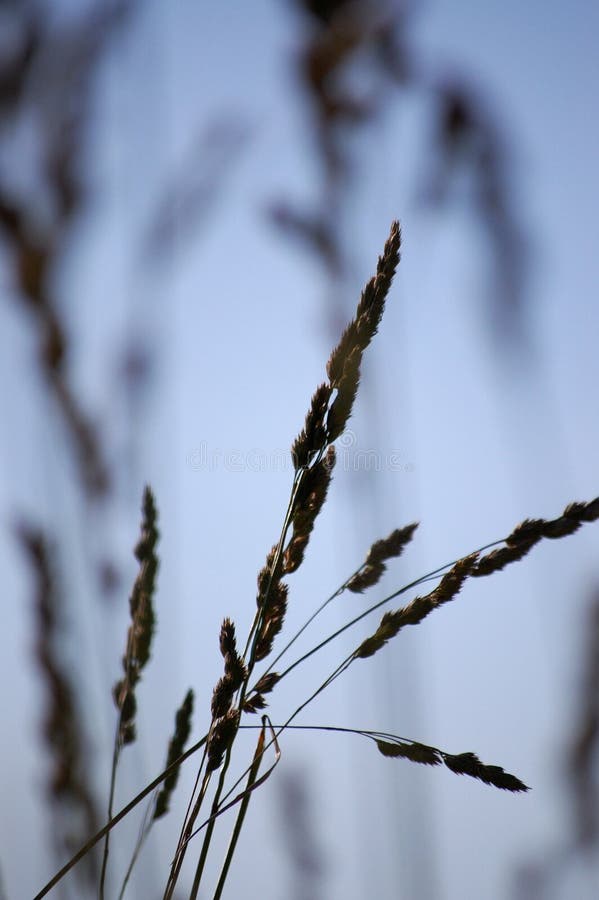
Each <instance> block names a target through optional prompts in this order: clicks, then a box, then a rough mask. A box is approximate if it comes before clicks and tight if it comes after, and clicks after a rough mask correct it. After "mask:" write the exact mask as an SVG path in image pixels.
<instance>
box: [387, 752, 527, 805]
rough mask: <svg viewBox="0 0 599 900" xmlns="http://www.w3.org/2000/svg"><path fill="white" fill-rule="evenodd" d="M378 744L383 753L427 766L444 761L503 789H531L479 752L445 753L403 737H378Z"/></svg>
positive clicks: (452, 767) (459, 773)
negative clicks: (487, 760)
mask: <svg viewBox="0 0 599 900" xmlns="http://www.w3.org/2000/svg"><path fill="white" fill-rule="evenodd" d="M375 743H376V746H377V748H378V750H379V752H380V753H382V755H383V756H387V757H395V758H401V759H408V760H410V761H411V762H416V763H421V764H423V765H425V766H439V765H441V763H444V764H445V765H446V766H447V768H448V769H450V770H451V771H452V772H455V773H456V775H468V776H470V778H477V779H478V780H479V781H482V782H484V783H485V784H490V785H493V787H497V788H501V789H502V790H504V791H512V792H513V793H519V792H523V791H528V790H529V788H528V787H527V786H526V785H525V784H524V782H522V781H520V779H519V778H516V776H515V775H510V774H509V773H508V772H505V771H504V770H503V769H502V768H501V766H487V765H485V764H484V763H482V762H481V761H480V759H479V758H478V756H477V755H476V754H475V753H459V754H457V755H454V754H452V753H445V751H443V750H438V749H437V748H436V747H429V746H428V745H427V744H419V743H417V742H416V741H411V742H409V743H408V742H407V741H403V740H393V741H385V740H380V739H378V740H375Z"/></svg>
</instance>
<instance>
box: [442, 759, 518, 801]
mask: <svg viewBox="0 0 599 900" xmlns="http://www.w3.org/2000/svg"><path fill="white" fill-rule="evenodd" d="M442 756H443V762H444V763H445V765H446V766H447V768H448V769H451V771H452V772H455V773H456V775H469V776H470V778H477V779H478V780H479V781H482V782H484V783H485V784H491V785H493V787H497V788H501V789H502V790H504V791H512V792H513V793H519V792H526V791H529V790H530V788H529V787H527V785H525V784H524V782H522V781H520V779H519V778H516V776H515V775H510V774H509V772H504V770H503V769H502V768H501V766H487V765H485V764H484V763H482V762H481V761H480V759H479V758H478V756H477V755H476V753H460V754H458V755H457V756H454V755H453V754H451V753H442Z"/></svg>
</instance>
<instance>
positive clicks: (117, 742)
mask: <svg viewBox="0 0 599 900" xmlns="http://www.w3.org/2000/svg"><path fill="white" fill-rule="evenodd" d="M121 719H122V713H119V717H118V722H117V726H116V731H115V735H114V743H113V747H112V765H111V768H110V792H109V795H108V818H109V819H112V813H113V810H114V795H115V790H116V770H117V767H118V764H119V756H120V754H121V746H122V745H121V738H120V733H121ZM109 852H110V832H109V831H107V832H106V837H105V838H104V850H103V853H102V869H101V871H100V884H99V886H98V898H99V900H104V885H105V883H106V872H107V870H108V854H109Z"/></svg>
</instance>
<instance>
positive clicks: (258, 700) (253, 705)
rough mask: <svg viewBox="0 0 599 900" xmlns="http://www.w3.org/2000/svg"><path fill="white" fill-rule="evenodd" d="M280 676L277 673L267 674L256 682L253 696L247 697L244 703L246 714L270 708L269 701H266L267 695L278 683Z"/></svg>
mask: <svg viewBox="0 0 599 900" xmlns="http://www.w3.org/2000/svg"><path fill="white" fill-rule="evenodd" d="M280 677H281V676H280V675H278V674H277V672H266V673H265V674H264V675H263V676H262V678H259V679H258V681H257V682H256V684H255V686H254V689H253V691H252V694H251V695H250V696H249V697H246V698H245V700H244V703H243V710H244V712H252V713H253V712H257V711H258V710H259V709H265V707H266V706H268V703H267V701H266V700H265V699H264V695H265V694H269V693H270V692H271V691H272V689H273V688H274V686H275V685H276V683H277V682H278V681H279V679H280Z"/></svg>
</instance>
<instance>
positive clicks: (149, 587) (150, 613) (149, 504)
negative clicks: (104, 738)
mask: <svg viewBox="0 0 599 900" xmlns="http://www.w3.org/2000/svg"><path fill="white" fill-rule="evenodd" d="M156 520H157V512H156V504H155V501H154V496H153V494H152V491H151V490H150V488H149V487H148V486H146V488H145V489H144V496H143V504H142V526H141V536H140V539H139V541H138V543H137V546H136V547H135V556H136V557H137V559H138V561H139V573H138V575H137V578H136V579H135V583H134V585H133V590H132V591H131V596H130V598H129V609H130V612H131V625H130V626H129V631H128V633H127V648H126V651H125V655H124V656H123V672H124V677H123V678H122V679H121V680H119V681H117V683H116V684H115V685H114V688H113V697H114V701H115V704H116V706H117V708H118V709H119V711H120V720H119V739H120V741H121V742H122V743H123V744H130V743H132V742H133V741H134V740H135V713H136V708H137V702H136V699H135V686H136V685H137V682H138V681H139V679H140V677H141V672H142V670H143V668H144V667H145V665H146V664H147V662H148V660H149V658H150V650H151V645H152V638H153V636H154V630H155V627H156V617H155V614H154V606H153V595H154V591H155V587H156V573H157V571H158V557H157V556H156V544H157V543H158V537H159V532H158V529H157V527H156Z"/></svg>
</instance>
